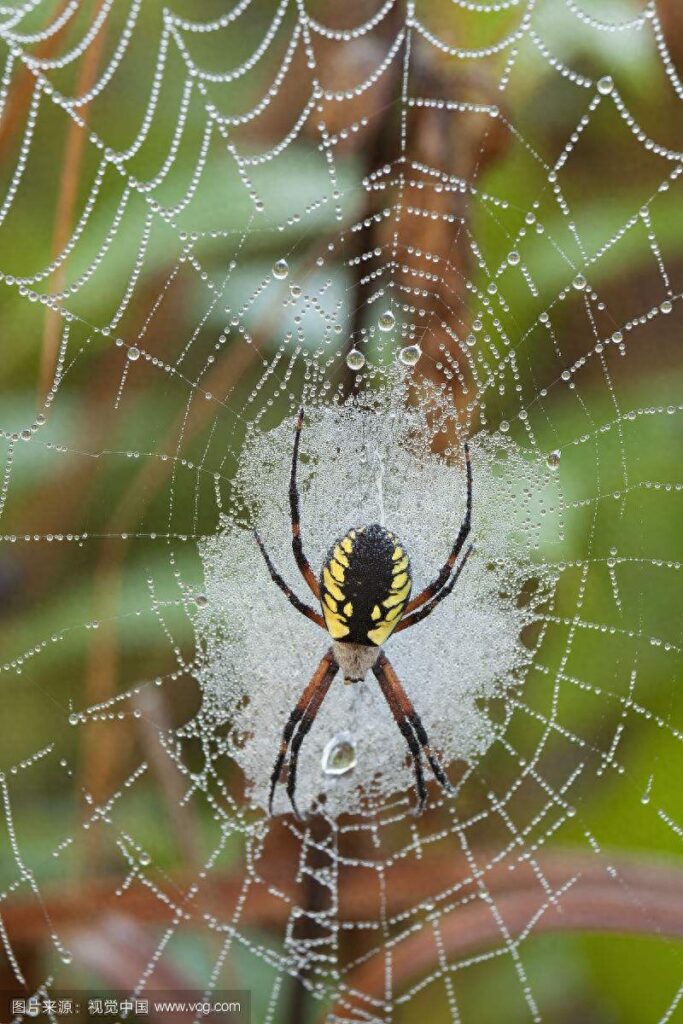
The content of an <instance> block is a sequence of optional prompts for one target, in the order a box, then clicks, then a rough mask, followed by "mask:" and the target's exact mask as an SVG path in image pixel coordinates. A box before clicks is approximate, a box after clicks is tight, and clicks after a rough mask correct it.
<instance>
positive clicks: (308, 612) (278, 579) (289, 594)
mask: <svg viewBox="0 0 683 1024" xmlns="http://www.w3.org/2000/svg"><path fill="white" fill-rule="evenodd" d="M254 537H255V538H256V543H257V544H258V546H259V548H260V550H261V554H262V555H263V557H264V559H265V562H266V565H267V566H268V572H269V573H270V578H271V579H272V581H273V582H274V583H277V585H278V587H279V588H280V590H281V591H282V593H283V594H284V595H285V597H286V598H287V600H288V601H289V602H290V604H293V605H294V607H295V608H296V610H297V611H298V612H301V614H302V615H305V616H306V618H307V619H310V620H311V622H315V624H316V626H321V627H322V629H325V620H324V619H323V617H322V615H320V614H319V612H316V611H314V610H313V608H311V606H310V605H308V604H306V602H305V601H302V600H301V599H300V598H298V597H297V596H296V594H295V593H294V591H293V590H292V588H291V587H288V586H287V584H286V583H285V581H284V580H283V578H282V576H281V575H280V573H279V572H278V571H277V569H276V568H275V566H274V565H273V563H272V562H271V560H270V555H269V554H268V552H267V551H266V549H265V546H264V543H263V541H262V540H261V538H260V537H259V535H258V533H257V532H256V530H254Z"/></svg>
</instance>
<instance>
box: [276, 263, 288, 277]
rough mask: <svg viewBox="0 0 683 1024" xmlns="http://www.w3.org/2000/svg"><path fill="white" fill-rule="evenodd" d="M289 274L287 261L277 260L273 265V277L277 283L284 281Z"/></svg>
mask: <svg viewBox="0 0 683 1024" xmlns="http://www.w3.org/2000/svg"><path fill="white" fill-rule="evenodd" d="M288 273H289V263H288V262H287V260H278V261H277V263H275V264H274V265H273V277H276V278H277V279H278V281H284V279H285V278H286V277H287V274H288Z"/></svg>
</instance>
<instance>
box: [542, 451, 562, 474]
mask: <svg viewBox="0 0 683 1024" xmlns="http://www.w3.org/2000/svg"><path fill="white" fill-rule="evenodd" d="M561 456H562V452H561V451H560V450H559V448H556V449H555V450H554V451H552V452H549V454H548V458H547V459H546V462H547V464H548V469H557V468H558V467H559V465H560V458H561Z"/></svg>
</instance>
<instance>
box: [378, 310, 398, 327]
mask: <svg viewBox="0 0 683 1024" xmlns="http://www.w3.org/2000/svg"><path fill="white" fill-rule="evenodd" d="M395 323H396V317H395V316H394V314H393V313H392V312H391V310H390V309H388V310H387V311H386V313H382V315H381V317H380V318H379V321H378V326H379V329H380V331H390V330H391V329H392V328H393V326H394V324H395Z"/></svg>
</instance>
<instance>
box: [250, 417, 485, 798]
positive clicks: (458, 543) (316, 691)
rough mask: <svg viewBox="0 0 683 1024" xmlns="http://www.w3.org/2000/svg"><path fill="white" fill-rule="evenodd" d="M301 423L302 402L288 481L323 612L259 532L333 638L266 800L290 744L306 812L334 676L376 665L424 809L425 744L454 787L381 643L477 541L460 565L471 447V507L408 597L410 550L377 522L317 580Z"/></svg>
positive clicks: (445, 582)
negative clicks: (306, 791) (303, 768)
mask: <svg viewBox="0 0 683 1024" xmlns="http://www.w3.org/2000/svg"><path fill="white" fill-rule="evenodd" d="M303 421H304V410H303V407H302V408H301V409H300V410H299V415H298V416H297V420H296V428H295V434H294V452H293V454H292V471H291V476H290V480H289V506H290V511H291V520H292V548H293V550H294V558H295V559H296V563H297V565H298V566H299V569H300V570H301V575H302V576H303V578H304V579H305V581H306V583H307V584H308V586H309V587H310V589H311V591H312V592H313V594H315V596H316V598H317V599H318V600H319V601H320V604H321V607H322V613H323V614H322V615H320V613H319V612H316V611H314V609H313V608H311V607H310V606H309V605H307V604H306V603H305V602H304V601H302V600H300V598H298V597H297V595H296V594H295V593H294V592H293V590H292V589H291V588H290V587H288V586H287V584H286V583H285V581H284V580H283V578H282V576H280V574H279V573H278V572H277V570H276V569H275V566H274V565H273V563H272V561H271V559H270V556H269V554H268V552H267V551H266V549H265V547H264V545H263V542H262V541H261V538H260V537H259V535H258V533H256V531H254V532H255V536H256V541H257V543H258V546H259V548H260V549H261V553H262V554H263V557H264V559H265V561H266V565H267V566H268V571H269V573H270V575H271V578H272V579H273V581H274V582H275V583H277V585H278V587H279V588H280V590H282V592H283V593H284V594H285V596H286V597H287V598H288V600H289V601H291V603H292V604H293V605H294V607H295V608H296V609H297V611H299V612H301V614H302V615H305V616H306V618H307V619H311V621H312V622H315V623H316V624H317V625H318V626H321V627H322V628H323V629H326V630H327V632H328V633H329V634H330V636H331V637H332V646H331V647H330V649H329V650H328V651H327V653H326V654H325V655H324V657H323V659H322V661H321V662H320V664H319V665H318V668H317V669H316V671H315V673H314V675H313V678H312V679H311V681H310V683H309V684H308V686H307V687H306V688H305V689H304V691H303V693H302V694H301V697H300V698H299V701H298V703H297V705H296V707H295V708H294V710H293V711H292V713H291V714H290V716H289V719H288V721H287V724H286V726H285V728H284V732H283V734H282V742H281V744H280V751H279V753H278V756H277V758H276V761H275V767H274V768H273V772H272V775H271V777H270V795H269V801H268V806H269V809H270V812H271V814H272V811H273V795H274V793H275V787H276V785H277V783H278V780H279V778H280V774H281V772H282V767H283V765H284V763H285V758H286V757H287V750H288V748H289V745H290V742H291V758H290V764H289V774H288V777H287V795H288V796H289V799H290V801H291V804H292V807H293V809H294V813H295V814H296V815H297V817H300V815H299V811H298V809H297V806H296V803H295V800H294V793H295V790H296V771H297V764H298V759H299V750H300V748H301V744H302V743H303V741H304V738H305V736H306V734H307V732H308V731H309V729H310V728H311V726H312V725H313V722H314V720H315V716H316V715H317V714H318V711H319V710H320V706H321V705H322V702H323V700H324V699H325V695H326V694H327V691H328V690H329V688H330V685H331V683H332V680H333V679H334V677H335V675H336V674H337V671H338V669H339V668H341V670H342V672H343V673H344V679H345V681H346V682H360V680H362V679H364V678H365V675H366V674H367V672H369V671H370V670H372V672H373V673H374V675H375V676H376V678H377V681H378V683H379V685H380V688H381V690H382V693H383V694H384V697H385V699H386V701H387V703H388V705H389V707H390V709H391V713H392V714H393V716H394V718H395V720H396V724H397V725H398V727H399V729H400V730H401V732H402V733H403V736H404V737H405V741H406V743H407V744H408V748H409V750H410V753H411V755H412V758H413V764H414V767H415V781H416V785H417V794H418V806H417V808H416V810H417V812H418V813H419V812H420V811H421V810H422V808H423V806H424V803H425V800H426V798H427V792H426V789H425V782H424V775H423V772H422V759H421V753H420V748H422V750H424V752H425V755H426V757H427V760H428V762H429V764H430V766H431V769H432V771H433V772H434V775H435V777H436V779H437V781H438V782H439V783H440V784H441V785H442V786H443V787H444V789H448V790H450V789H451V785H450V783H449V781H448V779H447V778H446V775H445V774H444V771H443V769H442V767H441V765H440V764H439V762H438V761H437V759H436V757H435V756H434V754H433V753H432V751H431V750H430V747H429V739H428V737H427V733H426V731H425V729H424V726H423V725H422V722H421V721H420V716H419V715H418V713H417V712H416V710H415V708H414V707H413V705H412V703H411V702H410V699H409V698H408V695H407V694H406V692H405V690H404V689H403V687H402V686H401V682H400V680H399V678H398V676H397V675H396V673H395V672H394V669H393V668H392V666H391V664H390V662H389V660H388V659H387V657H386V655H385V654H384V651H383V650H382V644H383V643H385V641H386V640H388V638H389V636H390V635H391V634H392V633H394V632H396V633H399V632H400V631H401V630H402V629H408V627H409V626H414V625H415V624H416V623H418V622H421V621H422V619H424V618H426V617H427V615H429V614H430V613H431V612H432V611H433V610H434V608H436V606H437V604H439V602H440V601H443V599H444V598H445V597H448V595H449V594H450V592H451V591H452V589H453V587H454V586H455V584H456V582H457V580H458V577H459V576H460V573H461V572H462V570H463V568H464V566H465V563H466V561H467V559H468V558H469V556H470V553H471V551H472V545H470V546H469V547H468V549H467V551H466V552H465V554H464V556H463V558H462V560H461V562H460V564H459V565H458V567H457V568H456V569H455V570H454V566H455V562H456V560H457V558H458V555H459V554H460V552H461V551H462V548H463V545H464V543H465V541H466V539H467V535H468V534H469V532H470V526H471V520H472V466H471V463H470V453H469V448H468V446H467V445H465V460H466V467H467V505H466V510H465V518H464V519H463V521H462V525H461V526H460V530H459V531H458V536H457V537H456V540H455V544H454V545H453V547H452V548H451V553H450V555H449V556H448V558H447V559H446V562H445V563H444V565H443V567H442V568H441V571H440V572H439V574H438V576H437V577H436V578H435V579H434V580H433V581H432V582H431V583H430V584H429V586H427V587H425V588H424V590H422V591H421V592H420V593H419V594H418V595H417V597H414V598H413V599H412V601H410V600H409V597H410V590H411V586H412V579H411V575H410V559H409V558H408V554H407V552H406V550H405V548H404V547H403V545H402V544H401V543H400V542H399V540H398V538H397V537H396V535H395V534H393V533H392V532H391V531H390V530H386V529H385V528H384V527H383V526H379V525H378V524H377V523H373V524H372V525H371V526H357V527H355V528H354V529H351V530H349V531H348V533H346V534H344V536H343V537H340V538H339V540H337V541H335V543H334V544H333V545H332V547H331V548H330V551H329V553H328V555H327V559H326V560H325V564H324V565H323V568H322V572H321V574H320V579H319V580H317V579H316V578H315V576H314V574H313V570H312V569H311V566H310V564H309V562H308V559H307V558H306V556H305V554H304V549H303V545H302V543H301V524H300V517H299V491H298V488H297V484H296V470H297V463H298V459H299V441H300V438H301V426H302V424H303ZM418 609H419V610H418ZM297 727H298V728H297ZM295 729H296V735H295ZM292 737H294V738H293V739H292Z"/></svg>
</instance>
